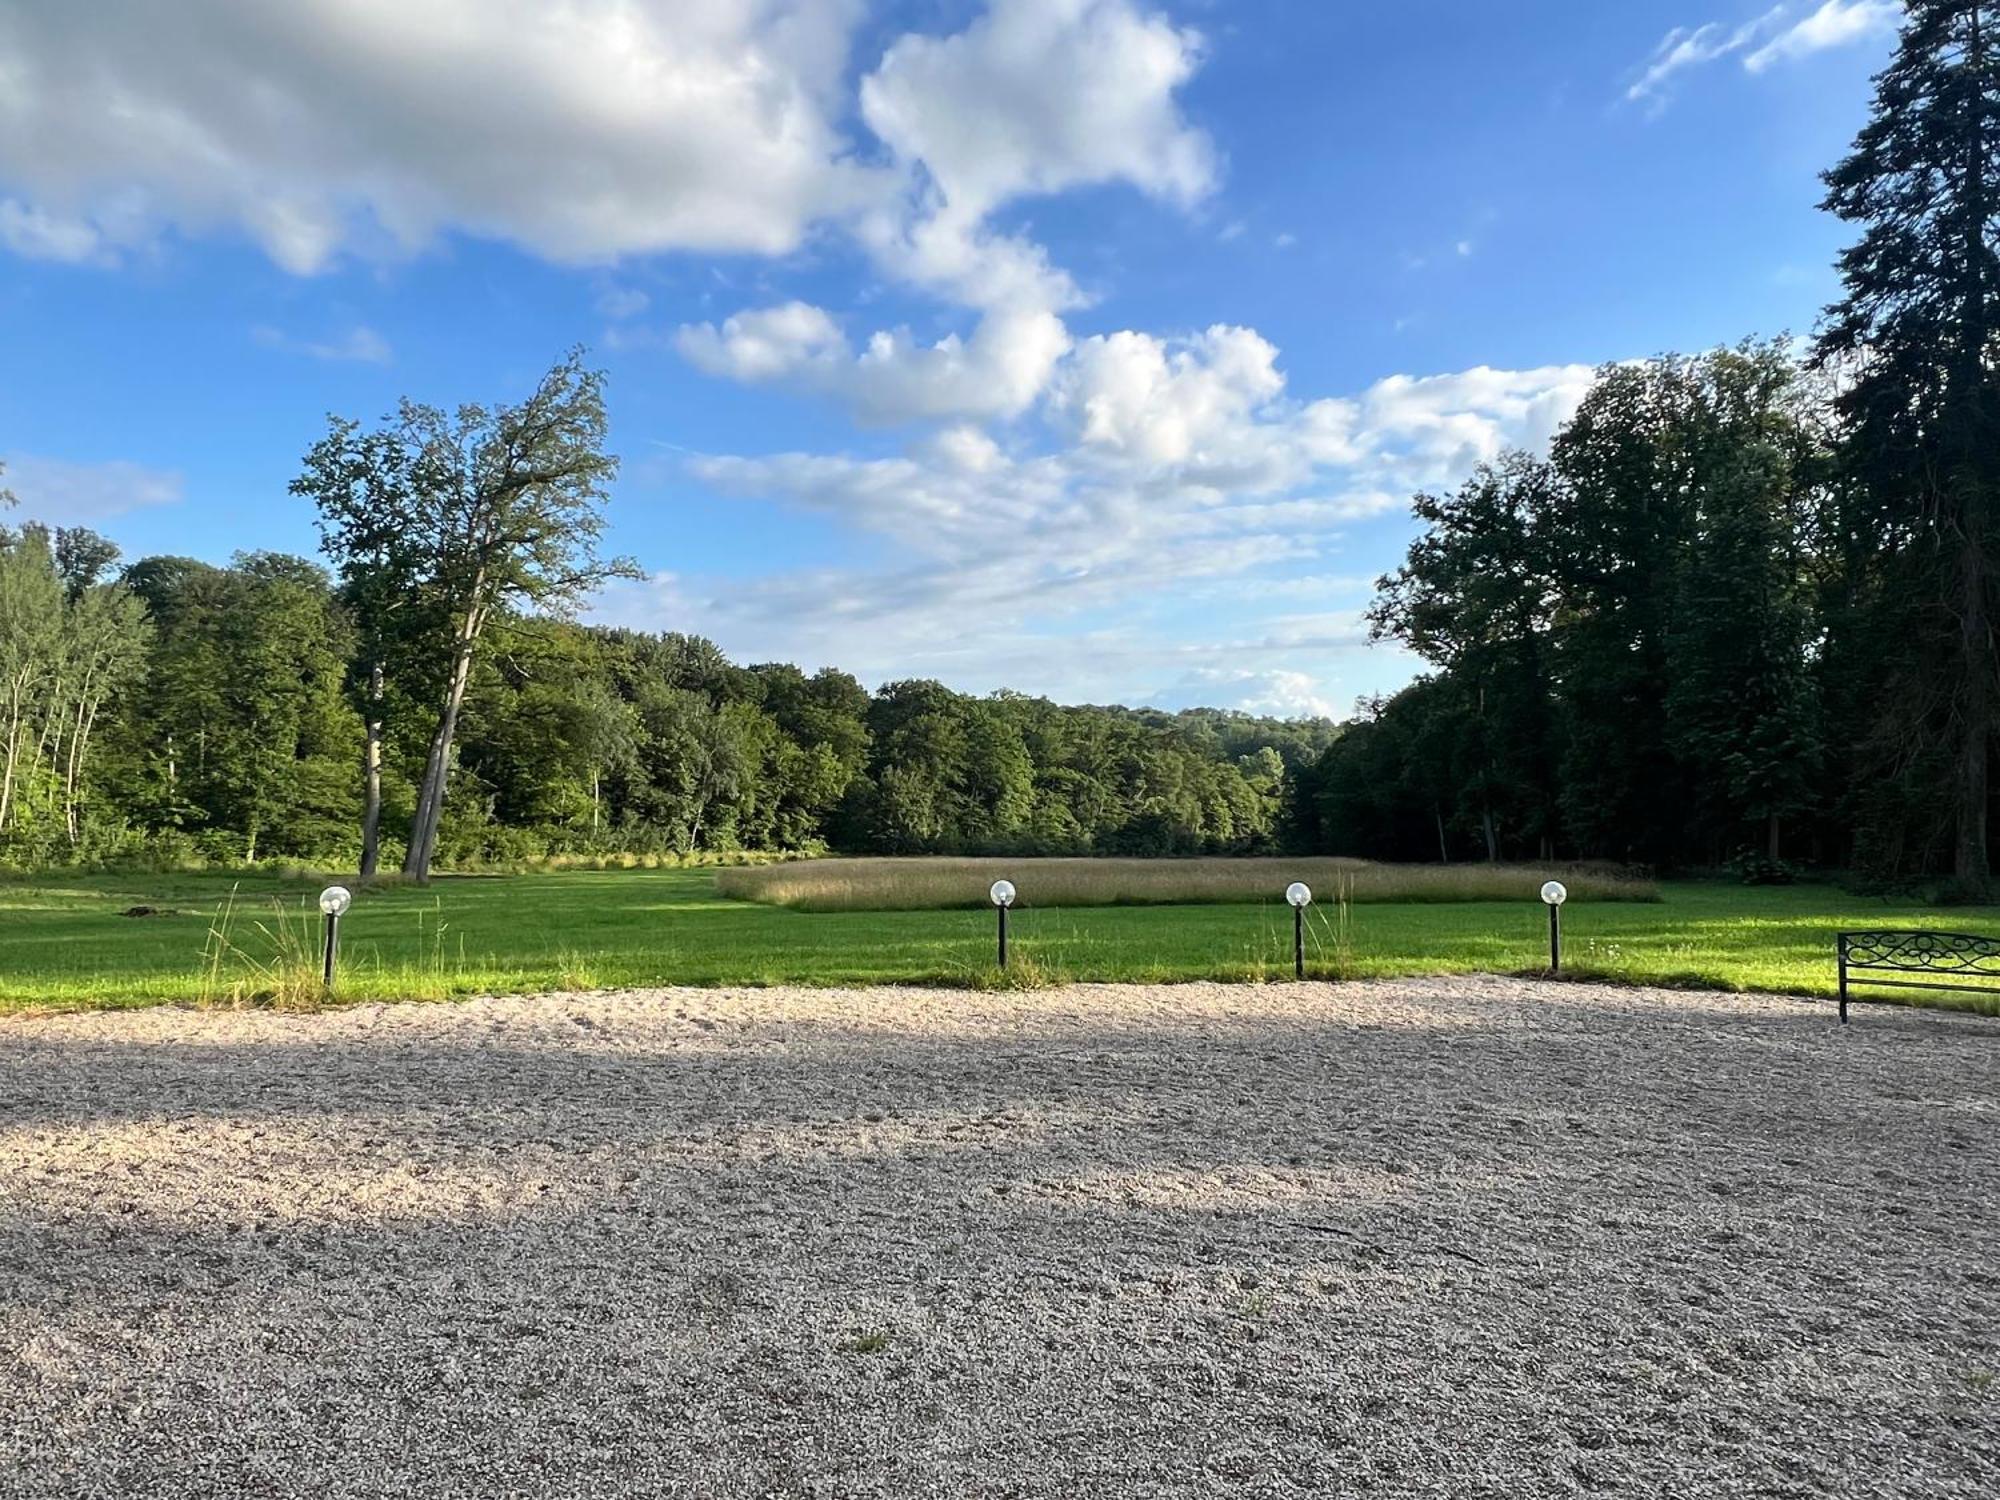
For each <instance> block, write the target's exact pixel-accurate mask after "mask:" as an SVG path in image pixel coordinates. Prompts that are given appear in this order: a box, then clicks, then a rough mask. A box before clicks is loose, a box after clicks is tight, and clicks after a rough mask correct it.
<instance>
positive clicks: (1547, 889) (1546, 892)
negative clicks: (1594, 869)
mask: <svg viewBox="0 0 2000 1500" xmlns="http://www.w3.org/2000/svg"><path fill="white" fill-rule="evenodd" d="M1542 900H1543V901H1544V902H1546V903H1547V905H1548V908H1549V972H1550V973H1551V974H1560V973H1562V966H1563V924H1562V909H1563V902H1565V901H1567V900H1569V887H1568V886H1566V885H1564V884H1563V883H1562V882H1561V881H1560V880H1551V881H1550V882H1549V883H1548V884H1546V885H1544V886H1543V887H1542Z"/></svg>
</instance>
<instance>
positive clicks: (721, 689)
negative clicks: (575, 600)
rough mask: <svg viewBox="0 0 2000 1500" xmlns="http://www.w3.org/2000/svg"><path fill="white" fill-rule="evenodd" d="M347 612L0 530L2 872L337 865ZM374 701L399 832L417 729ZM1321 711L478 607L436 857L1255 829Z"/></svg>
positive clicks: (421, 758)
mask: <svg viewBox="0 0 2000 1500" xmlns="http://www.w3.org/2000/svg"><path fill="white" fill-rule="evenodd" d="M361 644H362V642H361V631H360V627H359V626H358V624H357V620H356V617H355V612H354V610H353V609H352V607H351V605H350V604H349V602H348V601H346V600H344V599H343V598H342V597H341V594H340V592H339V590H337V589H336V587H335V584H334V581H333V579H332V577H331V576H330V575H329V573H328V572H327V570H326V569H324V568H323V567H320V566H318V565H317V564H315V563H313V562H311V561H308V560H306V559H302V558H296V557H282V556H273V555H269V554H257V555H249V556H240V557H238V558H237V559H236V560H235V561H234V562H233V563H232V564H231V565H230V566H227V567H217V566H212V565H210V564H208V563H203V562H197V561H194V560H192V559H189V558H180V557H151V558H146V559H143V560H141V561H138V562H136V563H133V564H132V565H131V566H129V567H125V568H123V569H119V568H117V567H116V553H115V551H114V549H112V548H111V547H110V546H109V545H108V544H107V543H105V542H103V541H102V539H100V538H98V537H95V536H93V535H92V534H91V533H89V532H87V531H82V530H62V531H57V532H54V533H53V534H52V533H50V532H48V531H46V530H44V529H43V528H41V527H39V526H35V525H33V524H29V525H26V526H22V527H20V528H18V529H15V530H13V531H11V532H9V533H7V534H5V535H4V536H0V664H3V665H0V669H4V671H5V673H6V679H5V681H6V690H7V694H8V696H7V700H6V714H7V721H6V722H7V730H6V738H5V743H4V753H5V764H4V767H0V830H4V841H5V843H4V847H5V850H6V854H7V858H8V860H9V861H10V862H15V863H48V862H57V861H69V860H78V861H105V860H119V859H135V858H154V859H202V860H208V861H215V862H236V861H244V860H254V859H277V860H290V861H298V862H315V863H325V864H330V865H343V864H351V863H352V862H354V861H356V860H357V859H358V857H359V853H360V830H361V826H362V816H363V811H364V778H363V774H362V773H363V767H364V754H365V749H366V743H367V740H366V725H365V721H364V711H367V712H376V711H377V710H376V709H374V708H372V707H371V700H370V698H369V695H368V686H367V681H366V677H365V675H359V674H357V670H356V664H357V661H358V660H359V656H358V653H359V651H360V649H361ZM384 697H385V699H386V700H387V701H386V703H385V704H384V706H383V707H382V708H381V709H380V710H379V712H380V714H381V717H382V719H383V720H384V721H385V722H386V725H387V729H386V732H385V733H384V735H383V739H382V752H383V753H382V765H383V776H382V784H383V787H384V806H383V813H382V821H383V825H384V827H385V829H387V830H390V832H389V833H388V834H387V842H388V844H389V845H390V851H391V853H392V854H394V855H395V856H396V857H398V858H400V857H401V855H402V854H403V853H404V847H403V838H402V830H404V829H405V828H407V827H408V826H409V825H410V823H411V820H412V818H413V817H414V815H415V812H416V801H417V797H418V794H419V789H420V787H421V785H422V780H423V774H424V766H425V762H426V760H427V758H428V754H429V749H430V733H431V730H432V727H433V726H432V723H431V720H430V718H429V716H428V715H427V714H425V713H423V712H420V711H419V710H418V706H417V705H415V704H410V703H402V702H399V701H397V700H396V699H395V698H394V696H393V695H392V694H390V693H385V694H384ZM1333 733H1334V729H1333V726H1332V725H1331V724H1328V723H1325V722H1307V723H1283V722H1278V721H1273V720H1267V719H1257V718H1252V717H1248V716H1245V715H1241V714H1228V713H1216V712H1208V711H1192V712H1184V713H1165V712H1161V711H1157V710H1128V709H1120V708H1064V707H1058V706H1057V705H1055V704H1052V703H1049V702H1047V701H1045V700H1043V699H1038V698H1026V697H1021V696H1018V695H1015V694H1006V693H1003V694H998V695H995V696H993V697H988V698H974V697H967V696H965V695H963V694H959V693H954V692H951V691H949V690H947V689H945V688H943V687H941V686H939V685H938V684H937V683H934V682H894V683H889V684H887V685H886V686H884V687H883V688H881V689H880V690H879V691H877V692H874V693H870V692H869V691H867V690H866V689H865V688H863V687H862V685H861V684H860V683H859V682H857V681H856V680H855V679H854V678H853V677H851V676H848V675H847V674H846V673H843V672H837V671H821V672H818V673H814V674H812V675H810V676H808V675H807V674H806V673H804V672H801V671H800V670H799V669H798V668H796V667H792V666H784V665H774V664H767V665H759V666H749V667H744V666H737V665H735V664H733V663H731V662H730V661H729V660H728V659H727V658H726V657H725V656H724V655H723V654H722V652H721V651H719V650H718V649H717V648H716V647H715V646H714V645H712V644H711V643H709V642H708V641H705V640H700V639H697V638H693V637H688V636H680V635H649V634H641V633H637V632H632V631H623V630H608V629H601V628H594V627H588V626H582V625H577V624H573V623H566V622H562V621H559V620H551V619H546V618H537V617H529V616H522V615H510V616H503V617H502V618H500V619H498V620H496V621H495V622H494V623H493V625H492V627H491V636H490V649H489V650H488V651H487V652H485V653H483V654H482V655H481V656H480V657H479V658H478V659H477V660H476V661H475V663H474V667H473V671H472V675H471V680H470V682H469V684H468V688H467V691H466V693H465V697H464V705H463V713H462V717H461V719H460V721H459V724H458V726H457V731H456V735H455V745H454V752H453V761H452V768H451V784H450V791H449V795H448V797H447V798H446V799H445V802H444V812H443V817H442V821H441V826H440V831H439V837H438V857H439V858H440V860H442V861H443V862H445V863H448V864H449V863H460V864H462V863H466V862H470V861H478V860H486V861H494V860H498V861H513V860H524V859H532V858H536V857H539V856H543V855H547V854H552V853H555V854H561V853H570V854H590V853H610V852H619V851H630V852H638V853H673V854H679V853H685V852H688V851H694V850H702V851H730V850H743V849H749V850H759V849H812V848H823V847H833V848H840V849H853V850H871V851H883V852H902V851H945V850H964V851H985V850H993V851H1034V852H1042V853H1099V852H1101V853H1120V854H1178V853H1195V852H1237V851H1243V852H1251V851H1257V850H1268V849H1270V848H1272V847H1274V846H1275V844H1276V841H1277V840H1278V838H1279V836H1280V832H1281V826H1282V820H1281V811H1282V802H1283V794H1284V789H1285V786H1286V780H1287V775H1288V773H1289V772H1290V771H1291V770H1293V769H1295V768H1297V767H1299V766H1302V765H1304V764H1306V763H1307V762H1309V761H1310V760H1312V759H1313V757H1315V756H1316V755H1317V754H1318V753H1319V752H1320V751H1321V750H1323V749H1324V748H1325V746H1326V745H1327V744H1328V743H1329V742H1330V741H1331V739H1332V736H1333Z"/></svg>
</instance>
